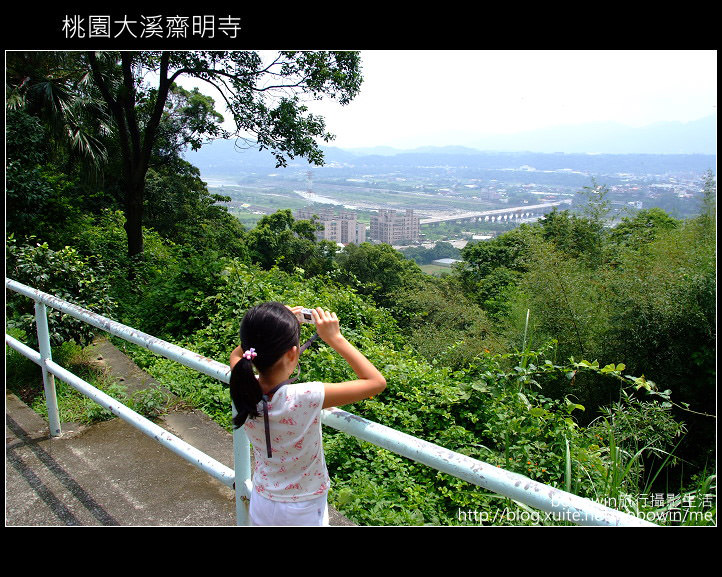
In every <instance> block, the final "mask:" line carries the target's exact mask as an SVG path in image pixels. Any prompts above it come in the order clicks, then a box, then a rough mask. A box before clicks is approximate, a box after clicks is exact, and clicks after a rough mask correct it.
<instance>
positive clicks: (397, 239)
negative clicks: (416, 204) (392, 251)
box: [370, 209, 419, 244]
mask: <svg viewBox="0 0 722 577" xmlns="http://www.w3.org/2000/svg"><path fill="white" fill-rule="evenodd" d="M370 236H371V240H372V241H376V242H385V243H388V244H403V243H407V242H417V241H418V240H419V217H418V216H415V215H414V211H413V209H407V210H406V212H403V213H398V212H396V211H395V210H383V209H380V210H379V211H378V214H376V215H375V216H372V217H371V229H370Z"/></svg>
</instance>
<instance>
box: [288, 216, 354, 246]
mask: <svg viewBox="0 0 722 577" xmlns="http://www.w3.org/2000/svg"><path fill="white" fill-rule="evenodd" d="M313 216H316V217H318V219H319V221H320V223H321V224H323V230H319V231H317V232H316V240H330V241H333V242H338V243H341V244H349V243H354V244H361V243H362V242H365V241H366V225H364V224H363V223H360V222H358V221H357V219H356V213H355V212H352V211H348V210H338V209H334V208H313V209H311V208H302V209H300V210H297V211H296V212H295V213H294V215H293V217H294V218H295V219H296V220H311V218H312V217H313Z"/></svg>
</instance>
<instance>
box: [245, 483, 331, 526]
mask: <svg viewBox="0 0 722 577" xmlns="http://www.w3.org/2000/svg"><path fill="white" fill-rule="evenodd" d="M249 516H250V518H251V525H295V526H317V527H327V526H328V502H327V495H326V494H324V495H321V496H320V497H316V498H315V499H309V500H308V501H297V502H295V503H294V502H291V503H285V502H282V501H271V500H270V499H267V498H266V497H263V496H262V495H259V494H258V493H257V492H256V491H253V492H252V493H251V504H250V507H249Z"/></svg>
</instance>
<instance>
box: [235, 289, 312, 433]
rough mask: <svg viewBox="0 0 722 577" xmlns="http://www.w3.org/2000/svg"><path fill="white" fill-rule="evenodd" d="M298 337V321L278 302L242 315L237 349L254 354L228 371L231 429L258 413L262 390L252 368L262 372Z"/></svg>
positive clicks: (268, 303)
mask: <svg viewBox="0 0 722 577" xmlns="http://www.w3.org/2000/svg"><path fill="white" fill-rule="evenodd" d="M299 336H300V327H299V323H298V319H297V318H296V317H295V316H294V314H293V313H292V312H291V311H290V310H289V309H288V308H286V306H285V305H283V304H281V303H279V302H267V303H263V304H260V305H257V306H255V307H253V308H251V309H249V310H248V311H247V312H246V314H245V315H244V316H243V320H242V321H241V328H240V337H241V347H242V349H243V350H244V351H254V354H253V356H252V357H251V358H247V357H245V356H244V357H243V358H241V359H240V360H239V361H238V362H236V364H235V365H234V367H233V370H232V371H231V378H230V391H231V400H232V401H233V405H234V406H235V407H236V411H237V413H238V414H237V415H236V416H235V417H234V418H233V426H234V427H235V428H238V427H240V426H241V425H243V423H245V422H246V419H255V418H256V417H258V416H259V414H260V413H259V411H258V404H259V403H260V402H261V400H263V391H262V390H261V385H260V383H259V382H258V379H257V378H256V375H255V374H254V372H253V367H254V365H255V367H256V369H257V370H258V371H259V373H264V372H265V371H267V370H268V369H269V368H270V367H272V366H273V364H274V363H275V362H276V361H277V360H278V359H279V358H280V357H281V355H282V354H284V353H285V352H286V351H288V350H289V349H290V348H291V347H294V346H296V347H297V346H299V343H298V339H299Z"/></svg>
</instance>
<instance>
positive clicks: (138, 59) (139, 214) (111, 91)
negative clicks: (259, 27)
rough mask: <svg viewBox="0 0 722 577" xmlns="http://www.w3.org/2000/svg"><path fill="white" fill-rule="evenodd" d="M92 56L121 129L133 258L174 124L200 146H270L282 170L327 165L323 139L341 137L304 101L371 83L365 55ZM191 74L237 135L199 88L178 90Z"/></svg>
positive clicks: (184, 138)
mask: <svg viewBox="0 0 722 577" xmlns="http://www.w3.org/2000/svg"><path fill="white" fill-rule="evenodd" d="M85 57H86V58H87V63H88V66H89V68H90V70H91V71H92V77H93V81H94V83H95V85H96V86H97V89H98V90H99V92H100V94H101V96H102V98H103V100H104V101H105V103H106V105H107V107H108V110H109V114H110V115H111V116H112V118H113V121H114V124H115V128H116V131H117V132H116V139H117V144H118V149H119V155H120V161H121V166H122V169H121V171H122V188H123V193H124V209H125V216H126V223H125V229H126V233H127V236H128V254H129V256H131V257H133V256H137V255H140V254H142V252H143V235H142V225H143V199H144V194H145V179H146V175H147V172H148V169H149V166H150V161H151V157H152V154H153V149H154V146H155V145H156V144H157V142H158V139H159V136H160V134H161V126H162V123H163V121H164V119H165V120H166V121H168V120H170V119H169V117H171V116H172V117H173V120H174V122H176V126H178V132H177V133H176V134H177V142H178V143H182V144H184V145H190V146H191V147H192V148H194V149H197V148H198V147H200V145H201V144H202V142H203V141H204V139H209V138H216V137H223V138H229V137H237V138H241V139H243V140H244V142H246V143H252V144H253V145H254V146H258V148H259V149H261V150H264V149H268V150H269V151H270V152H271V153H272V154H273V155H274V156H275V158H276V161H277V165H278V166H283V165H285V164H286V162H287V160H288V159H290V158H294V157H296V156H301V157H304V158H307V159H308V161H309V162H312V163H314V164H317V165H320V164H323V153H322V151H321V150H320V148H319V144H318V143H317V141H316V139H317V138H321V139H323V141H325V142H328V141H330V140H331V139H332V138H333V135H331V134H330V133H328V132H327V131H326V126H325V122H324V119H323V118H322V117H318V116H314V115H313V114H310V113H308V108H307V106H306V105H305V104H304V103H303V99H302V97H308V98H313V99H321V98H323V97H330V98H333V99H337V100H338V101H339V102H340V103H341V104H342V105H343V104H347V103H348V102H350V101H351V100H352V99H353V98H354V97H355V96H356V94H357V93H358V91H359V88H360V85H361V74H360V70H359V68H360V58H359V55H358V53H356V52H280V53H278V55H277V56H276V57H275V58H274V59H273V60H272V61H270V62H268V61H267V62H264V61H263V59H262V58H261V56H260V55H259V54H258V53H256V52H216V51H194V52H119V53H109V52H101V53H96V52H91V53H87V54H86V55H85ZM183 76H185V77H191V78H195V79H197V80H199V81H202V82H203V83H205V84H207V85H208V86H210V87H213V88H215V89H216V90H217V91H218V93H219V94H220V95H221V98H222V99H223V101H224V103H225V105H226V107H227V109H228V110H229V111H230V113H231V115H232V116H233V120H234V123H235V129H234V130H226V129H224V128H223V127H222V126H221V122H222V117H221V116H220V115H219V114H218V113H217V112H216V111H215V110H213V108H212V107H209V106H208V100H207V99H204V98H202V97H201V96H200V95H199V93H198V92H197V91H194V92H188V91H185V92H184V91H181V90H178V89H176V85H175V82H176V81H177V80H178V79H179V78H181V77H183ZM149 78H153V79H154V81H153V84H152V85H151V83H150V81H149V80H148V79H149ZM175 97H180V98H181V100H182V102H183V105H182V106H178V103H177V101H176V100H175ZM184 115H185V116H184ZM167 138H168V135H167V134H165V135H164V137H163V140H164V142H166V144H167Z"/></svg>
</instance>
